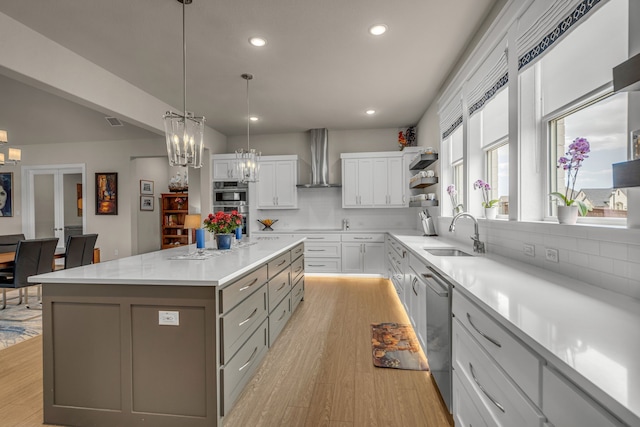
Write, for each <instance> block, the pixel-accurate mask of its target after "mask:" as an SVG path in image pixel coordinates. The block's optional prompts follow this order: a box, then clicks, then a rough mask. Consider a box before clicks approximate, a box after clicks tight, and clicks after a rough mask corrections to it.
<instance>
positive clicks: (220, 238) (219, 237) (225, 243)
mask: <svg viewBox="0 0 640 427" xmlns="http://www.w3.org/2000/svg"><path fill="white" fill-rule="evenodd" d="M231 236H233V234H231V233H229V234H216V243H217V244H218V249H231Z"/></svg>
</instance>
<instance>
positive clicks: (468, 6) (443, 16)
mask: <svg viewBox="0 0 640 427" xmlns="http://www.w3.org/2000/svg"><path fill="white" fill-rule="evenodd" d="M496 3H499V1H497V0H450V1H441V0H403V1H397V2H392V1H388V0H349V1H344V0H321V1H319V0H270V1H256V0H218V1H212V0H193V3H192V4H191V5H188V6H186V38H187V109H188V110H190V111H194V112H195V113H196V115H204V116H206V118H207V125H208V126H210V127H212V128H214V129H216V130H218V131H220V132H221V133H223V134H225V135H227V136H233V135H242V134H244V133H245V132H246V112H247V106H246V82H245V80H243V79H242V78H241V77H240V75H241V74H242V73H252V74H253V75H254V79H253V80H252V81H251V83H250V100H251V113H252V115H257V116H258V117H259V118H260V120H259V121H258V122H257V123H252V125H251V129H252V133H256V134H274V133H287V132H298V131H306V130H308V129H311V128H318V127H326V128H329V129H332V130H347V129H375V128H389V127H406V126H409V125H413V124H416V123H417V121H418V120H419V119H420V117H421V116H422V115H423V114H424V111H425V110H426V108H427V106H428V105H429V104H430V103H431V102H432V101H433V100H434V97H435V96H436V94H437V92H438V90H439V89H440V87H441V85H442V84H443V82H444V81H445V80H446V78H447V77H448V74H449V73H450V72H451V70H452V68H453V66H454V65H455V63H456V62H457V60H459V57H460V55H461V52H463V51H464V49H465V47H466V46H467V44H468V43H469V41H470V40H471V38H472V37H473V36H474V34H475V32H476V31H477V29H478V28H479V26H480V24H481V23H482V21H483V20H484V19H485V17H486V16H487V14H488V13H489V11H490V9H491V7H492V6H493V5H494V4H496ZM0 12H2V13H4V14H6V15H8V16H10V17H12V18H13V19H16V20H17V21H20V22H22V23H23V24H25V25H26V26H28V27H30V28H32V29H33V30H35V31H37V32H39V33H41V34H43V35H44V36H46V37H48V38H49V39H51V40H53V41H55V42H57V43H59V44H61V45H63V46H65V47H67V48H69V49H70V50H72V51H74V52H75V53H77V54H79V55H81V56H83V57H85V58H87V59H88V60H90V61H92V62H94V63H95V64H97V65H99V66H101V67H103V68H105V69H107V70H109V71H111V72H112V73H114V74H116V75H118V76H119V77H121V78H123V79H124V80H127V81H128V82H130V83H132V84H134V85H135V86H138V87H139V88H141V89H143V90H145V91H146V92H148V93H150V94H152V95H153V96H155V97H156V98H158V99H160V100H162V101H164V102H166V103H168V104H170V105H173V106H175V107H176V109H179V110H181V107H182V104H183V102H182V97H183V93H182V4H181V3H179V2H178V1H176V0H135V1H131V0H109V1H97V0H85V1H77V0H56V1H50V0H29V1H15V0H0ZM377 23H384V24H386V25H387V26H388V27H389V30H388V31H387V33H386V34H384V35H382V36H379V37H374V36H371V35H370V34H369V33H368V31H367V30H368V28H369V27H370V26H371V25H373V24H377ZM254 35H259V36H262V37H264V38H266V39H267V45H266V46H265V47H262V48H256V47H253V46H251V45H250V44H249V43H248V39H249V37H251V36H254ZM0 91H1V92H0V93H2V102H0V128H2V127H3V126H4V127H9V128H11V129H12V131H11V132H10V142H13V143H15V144H17V145H20V144H29V143H39V142H42V141H43V140H44V141H46V142H59V141H74V140H75V139H74V138H80V139H78V140H92V139H96V140H105V139H128V138H145V137H149V136H150V135H154V134H152V133H150V132H148V131H145V130H142V129H138V128H136V127H135V126H131V125H128V124H126V123H125V126H124V127H120V128H111V127H110V126H109V124H108V123H107V122H106V121H105V120H104V114H100V113H98V112H96V111H92V110H88V109H86V108H85V107H81V106H79V105H77V104H73V103H72V102H70V101H67V100H64V99H62V98H59V97H57V96H55V95H52V94H48V93H44V92H42V91H40V90H39V89H35V88H31V87H29V86H27V85H25V84H22V83H18V82H16V81H15V80H11V79H10V78H8V77H2V78H0ZM369 108H372V109H375V110H376V111H377V113H376V114H375V115H373V116H368V115H366V114H365V110H366V109H369ZM27 118H28V119H27ZM79 122H82V124H81V125H78V123H79ZM69 123H74V127H76V126H77V127H76V129H74V131H75V132H73V133H72V132H69V131H68V130H67V131H65V130H64V128H65V127H64V126H62V125H67V124H69ZM56 124H59V125H60V126H57V127H56ZM23 128H24V129H23ZM52 129H57V131H56V132H59V134H57V135H55V136H53V132H52ZM130 132H131V133H130ZM80 134H81V135H80ZM12 135H14V136H15V135H20V136H21V138H20V140H18V141H14V140H12ZM155 136H156V137H157V135H155Z"/></svg>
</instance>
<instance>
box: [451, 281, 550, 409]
mask: <svg viewBox="0 0 640 427" xmlns="http://www.w3.org/2000/svg"><path fill="white" fill-rule="evenodd" d="M452 305H453V314H454V316H455V318H456V319H457V320H458V321H459V322H460V323H462V325H464V327H465V328H466V329H467V331H469V333H470V334H471V335H473V337H474V338H475V339H476V340H477V341H478V342H479V343H480V345H481V346H482V348H484V349H485V350H486V351H487V352H488V353H489V354H490V355H491V357H493V358H494V359H495V360H496V361H497V362H498V363H499V364H500V366H501V367H502V369H504V370H505V371H506V372H507V374H509V376H510V377H511V378H513V380H514V381H515V383H516V384H518V386H520V388H521V389H522V390H523V391H524V392H525V393H526V394H527V396H529V398H530V399H531V400H532V401H533V402H534V403H535V404H536V405H538V406H540V402H539V397H538V390H539V387H540V381H539V374H540V361H539V360H538V359H537V358H536V357H535V356H534V355H533V354H532V353H531V352H530V351H529V350H528V349H527V348H526V347H525V346H524V345H523V344H521V343H520V342H519V341H518V340H517V339H516V338H515V337H513V336H512V335H511V334H510V333H509V332H507V330H506V329H504V328H503V327H502V326H500V325H499V324H498V323H497V322H496V321H495V320H493V319H492V318H491V317H490V316H489V315H488V314H487V313H486V312H484V311H483V310H482V309H480V308H479V307H478V306H476V305H475V304H473V303H472V302H471V301H469V300H468V299H467V298H465V297H464V296H462V295H461V294H460V292H454V293H453V304H452Z"/></svg>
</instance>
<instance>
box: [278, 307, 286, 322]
mask: <svg viewBox="0 0 640 427" xmlns="http://www.w3.org/2000/svg"><path fill="white" fill-rule="evenodd" d="M285 314H287V310H282V316H280V318H279V319H278V322H279V321H281V320H282V319H283V318H284V315H285Z"/></svg>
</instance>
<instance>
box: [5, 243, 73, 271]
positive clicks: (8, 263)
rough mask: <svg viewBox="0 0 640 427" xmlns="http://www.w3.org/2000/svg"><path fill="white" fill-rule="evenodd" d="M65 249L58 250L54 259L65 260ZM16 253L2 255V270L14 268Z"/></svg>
mask: <svg viewBox="0 0 640 427" xmlns="http://www.w3.org/2000/svg"><path fill="white" fill-rule="evenodd" d="M64 255H65V249H64V248H56V252H55V254H54V255H53V257H54V258H57V259H60V258H64ZM15 258H16V253H15V252H3V253H0V269H6V268H11V267H13V262H14V261H15Z"/></svg>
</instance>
